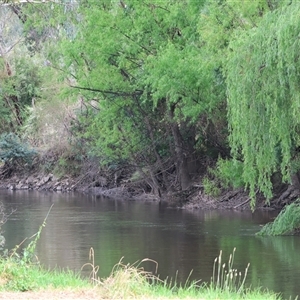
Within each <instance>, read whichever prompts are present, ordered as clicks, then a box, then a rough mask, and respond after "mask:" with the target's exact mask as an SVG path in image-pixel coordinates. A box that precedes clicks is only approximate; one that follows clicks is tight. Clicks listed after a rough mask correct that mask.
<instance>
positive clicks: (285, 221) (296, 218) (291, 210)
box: [257, 199, 300, 236]
mask: <svg viewBox="0 0 300 300" xmlns="http://www.w3.org/2000/svg"><path fill="white" fill-rule="evenodd" d="M299 229H300V200H299V199H298V200H297V201H295V202H293V203H292V204H290V205H287V206H286V207H285V208H284V209H283V210H282V211H281V212H280V213H279V215H278V216H277V217H276V219H275V220H274V221H273V222H271V223H268V224H266V225H265V226H263V227H262V229H261V230H260V231H259V232H258V233H257V235H271V236H275V235H286V234H294V233H296V232H298V231H299Z"/></svg>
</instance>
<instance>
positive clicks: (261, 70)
mask: <svg viewBox="0 0 300 300" xmlns="http://www.w3.org/2000/svg"><path fill="white" fill-rule="evenodd" d="M37 7H38V9H37ZM0 9H1V16H7V15H8V14H10V15H12V16H14V18H8V17H3V18H2V20H3V21H2V28H3V30H2V31H1V32H0V35H1V37H2V39H1V41H0V44H1V43H2V44H1V45H0V46H1V48H0V50H1V58H0V59H1V64H2V65H1V68H2V69H3V72H2V73H1V74H2V75H1V76H2V77H1V87H0V96H1V97H2V98H1V99H0V111H1V119H0V120H1V124H0V125H1V126H2V127H1V130H3V131H4V130H6V129H7V128H9V129H11V130H14V131H18V130H20V128H21V127H22V125H23V124H33V123H34V124H43V126H44V128H46V127H47V128H46V129H47V130H44V132H50V130H49V128H51V131H52V132H54V134H55V133H56V134H57V133H58V132H61V130H59V129H58V128H55V127H58V126H56V125H55V126H54V129H53V126H52V127H51V126H48V125H46V124H48V122H49V105H50V106H51V103H53V106H54V104H55V103H58V101H60V102H61V103H60V105H59V107H63V104H64V103H66V104H67V103H69V102H70V101H72V100H73V101H74V107H76V110H74V111H72V113H71V112H70V113H69V111H68V113H69V115H70V116H69V119H68V120H70V119H72V122H69V121H68V122H67V121H63V122H61V123H62V124H63V126H65V127H67V128H68V130H69V132H70V141H71V142H72V143H74V139H75V140H76V141H75V143H77V144H80V145H82V148H81V151H83V149H84V151H86V153H87V154H88V155H91V156H94V157H97V158H98V159H99V162H100V164H101V165H106V166H109V167H112V166H114V167H115V166H118V165H120V164H124V163H126V164H129V165H131V166H132V168H134V169H135V170H136V171H137V172H139V174H141V175H142V177H143V178H144V180H145V181H146V183H147V186H148V187H149V188H151V190H152V192H154V193H156V194H157V195H159V194H160V193H161V192H165V191H168V190H169V189H173V188H174V189H179V190H185V189H187V188H188V187H189V186H190V185H191V183H192V180H193V178H195V176H196V175H199V172H200V170H201V168H200V167H199V166H200V165H201V164H202V165H205V166H207V165H208V164H209V163H208V161H209V162H210V161H211V159H212V160H214V162H216V161H217V159H218V157H220V159H219V163H218V164H217V166H216V170H217V171H216V172H218V174H219V175H220V174H223V175H222V176H223V177H224V178H223V182H225V184H224V185H225V186H226V187H228V186H234V187H236V186H240V185H244V186H245V188H249V189H250V194H251V197H252V199H253V201H252V205H253V207H254V204H255V195H256V193H257V192H262V193H263V194H264V195H265V196H266V197H267V198H270V197H271V196H272V189H273V182H272V181H271V178H272V176H273V175H274V173H278V172H280V173H281V175H282V178H283V180H286V181H288V180H289V179H290V177H291V175H295V174H297V171H298V167H297V165H299V164H298V162H297V161H299V158H298V148H299V122H298V116H297V114H298V108H299V84H298V83H299V74H298V73H299V71H298V70H299V66H298V64H299V59H298V58H299V57H298V56H299V54H298V49H299V37H298V35H299V30H300V28H299V22H298V15H299V10H300V7H299V3H298V1H278V0H268V1H265V0H253V1H235V2H232V1H230V0H224V1H210V0H206V1H205V0H203V1H193V0H187V1H182V0H176V1H171V0H166V1H160V0H151V1H150V0H146V1H139V0H128V1H110V0H101V1H93V0H85V1H79V2H75V1H61V2H60V3H56V2H47V1H46V2H45V3H43V4H42V3H23V2H22V3H19V4H18V3H13V4H12V2H9V1H8V2H7V3H6V4H5V6H2V7H0ZM4 29H5V30H4ZM11 32H15V33H17V34H16V36H20V40H19V41H18V43H16V42H15V41H14V39H13V38H12V36H13V35H12V34H10V33H11ZM12 46H13V47H12ZM12 48H14V49H15V50H18V51H14V52H11V50H9V49H12ZM3 49H4V50H5V51H4V50H3ZM21 50H22V51H23V52H22V53H23V54H22V55H20V53H21ZM7 67H10V70H11V73H9V72H8V69H7ZM33 99H34V100H35V101H38V103H36V102H34V101H32V100H33ZM46 103H47V105H46ZM34 104H38V105H37V107H38V108H39V111H38V113H37V109H36V107H34ZM68 107H69V106H68ZM43 108H44V111H43ZM25 111H26V112H29V113H28V114H27V115H26V114H24V112H25ZM12 116H14V118H15V122H14V124H15V126H12V125H11V121H10V119H12ZM46 116H47V118H46ZM33 117H34V118H33ZM36 118H40V120H39V121H37V120H36ZM30 120H31V121H30ZM32 120H34V122H33V121H32ZM46 120H47V121H46ZM29 121H30V122H31V123H30V122H29ZM43 121H44V122H43ZM228 124H229V126H228V127H227V125H228ZM35 126H41V125H35ZM228 129H229V131H228ZM30 132H36V134H37V133H38V132H41V130H39V129H36V128H35V130H31V131H30ZM228 132H229V133H230V134H229V133H228ZM33 139H34V140H36V139H35V138H33ZM43 139H44V137H43ZM230 148H231V149H230ZM230 150H231V154H232V157H230ZM222 159H225V160H222ZM220 162H224V163H220ZM296 162H297V163H296ZM241 174H242V175H241ZM174 175H175V176H174ZM236 177H238V178H236ZM174 178H175V179H174ZM170 183H172V184H170Z"/></svg>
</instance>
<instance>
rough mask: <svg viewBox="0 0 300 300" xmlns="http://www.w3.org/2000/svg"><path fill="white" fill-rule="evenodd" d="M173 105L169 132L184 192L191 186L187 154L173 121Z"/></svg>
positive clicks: (176, 124) (176, 125)
mask: <svg viewBox="0 0 300 300" xmlns="http://www.w3.org/2000/svg"><path fill="white" fill-rule="evenodd" d="M174 111H175V104H173V105H171V108H170V111H169V116H170V119H171V120H170V121H171V131H172V135H173V138H174V143H175V154H176V170H177V175H178V178H179V183H180V188H181V190H186V189H187V188H188V187H189V186H190V184H191V178H190V174H189V168H188V160H187V153H186V151H185V150H184V142H183V138H182V135H181V133H180V129H179V126H178V123H177V122H176V121H175V120H174Z"/></svg>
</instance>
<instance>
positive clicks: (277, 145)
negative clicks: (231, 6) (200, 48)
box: [227, 1, 300, 205]
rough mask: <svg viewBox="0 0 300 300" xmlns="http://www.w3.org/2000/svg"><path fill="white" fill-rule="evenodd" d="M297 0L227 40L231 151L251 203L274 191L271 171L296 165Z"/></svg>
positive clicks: (287, 177)
mask: <svg viewBox="0 0 300 300" xmlns="http://www.w3.org/2000/svg"><path fill="white" fill-rule="evenodd" d="M299 13H300V3H299V2H298V1H294V2H292V3H289V4H284V5H283V6H282V7H281V8H278V9H276V10H274V11H273V12H269V13H267V14H266V15H265V16H264V19H263V20H262V22H261V23H260V25H259V26H258V27H256V28H253V29H251V30H249V31H247V32H246V33H243V34H241V35H240V36H238V38H237V39H236V40H234V41H232V42H231V44H230V51H231V54H230V55H229V58H228V61H227V84H228V121H229V125H230V131H231V133H230V143H231V146H232V153H233V155H234V156H235V157H236V158H237V159H240V160H242V161H243V162H244V171H243V177H244V180H245V182H246V184H247V187H249V189H250V194H251V197H252V205H254V204H255V195H256V192H257V191H261V192H262V193H263V194H264V195H265V196H266V197H267V199H270V197H271V196H272V180H271V178H272V175H273V174H274V173H275V172H280V173H281V175H282V178H283V180H284V181H291V177H292V176H293V174H295V173H296V172H297V171H298V170H297V169H295V168H294V166H295V164H294V163H293V161H294V160H295V158H296V156H297V151H298V147H299V145H300V140H299V125H300V124H299V107H300V85H299V82H300V72H299V70H300V60H299V57H300V56H299V47H300V39H299V32H300V22H299Z"/></svg>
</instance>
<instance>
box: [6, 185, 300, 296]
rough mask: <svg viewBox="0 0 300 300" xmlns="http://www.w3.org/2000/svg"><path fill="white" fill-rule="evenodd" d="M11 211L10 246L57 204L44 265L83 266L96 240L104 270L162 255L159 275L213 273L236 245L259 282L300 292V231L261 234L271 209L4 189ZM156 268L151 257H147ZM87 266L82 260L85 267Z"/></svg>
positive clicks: (238, 263)
mask: <svg viewBox="0 0 300 300" xmlns="http://www.w3.org/2000/svg"><path fill="white" fill-rule="evenodd" d="M0 201H2V202H3V203H4V207H5V210H6V212H9V211H11V209H16V211H15V212H14V213H13V214H12V215H11V216H10V217H9V220H8V221H7V223H6V224H5V225H4V226H3V228H2V231H3V232H4V236H5V238H6V242H7V243H6V247H7V248H8V249H11V248H13V247H14V246H15V245H17V244H19V243H20V242H22V241H23V239H24V238H25V237H30V236H32V235H33V234H34V233H36V232H37V231H38V229H39V226H40V225H41V224H42V223H43V220H44V218H45V216H46V215H47V212H48V210H49V208H50V207H51V205H52V204H54V206H53V208H52V210H51V212H50V215H49V217H48V220H47V225H46V227H45V228H44V229H43V232H42V235H41V238H40V240H39V242H38V246H37V255H38V258H39V260H40V262H41V263H42V264H43V265H45V266H46V267H50V268H53V267H56V266H57V267H62V268H70V269H72V270H75V271H80V270H81V267H82V266H83V265H84V264H85V263H87V262H89V250H90V248H91V247H93V249H94V252H95V263H96V264H97V265H99V267H100V270H99V275H100V277H107V276H108V275H109V274H110V271H111V270H112V268H113V266H114V265H115V264H116V263H117V262H118V261H119V260H120V259H121V258H122V257H123V262H124V263H135V262H136V261H140V260H142V259H144V258H150V259H153V260H155V261H157V262H158V274H159V275H160V277H161V278H166V277H168V278H170V277H171V278H177V280H178V281H181V282H183V283H184V282H185V281H186V280H187V278H188V276H189V274H190V272H191V271H192V270H193V272H192V275H191V279H201V280H203V281H209V280H210V277H211V275H212V268H213V262H214V259H215V258H216V257H217V256H218V255H219V252H220V250H222V251H223V256H222V257H223V260H224V261H226V262H227V261H228V257H229V254H230V253H232V251H233V248H234V247H236V253H235V260H234V266H235V267H236V268H237V269H238V270H239V271H242V272H244V270H245V267H246V266H247V264H248V263H250V264H251V265H250V270H249V274H248V283H251V285H252V286H257V285H261V286H263V287H265V288H269V289H271V290H273V291H275V292H281V293H282V294H283V295H284V297H285V298H289V297H290V296H291V297H292V298H293V299H294V298H295V297H296V295H300V284H299V282H300V259H299V253H300V237H293V236H286V237H272V238H271V237H257V236H255V233H256V232H257V231H258V230H259V229H260V226H261V225H262V224H265V223H267V222H269V221H270V220H271V219H272V218H274V217H275V215H276V214H275V213H274V212H255V213H251V212H239V211H214V210H210V211H204V210H196V211H186V210H178V209H170V208H168V207H166V206H164V205H159V204H158V203H152V202H134V201H126V202H125V201H119V200H112V199H104V198H96V197H94V196H84V195H81V194H73V193H71V194H60V193H41V192H32V191H24V192H23V191H16V192H11V191H1V190H0ZM144 266H145V268H146V269H147V270H154V269H155V266H154V264H150V263H147V265H144ZM89 272H90V269H88V268H84V269H83V274H89Z"/></svg>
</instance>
